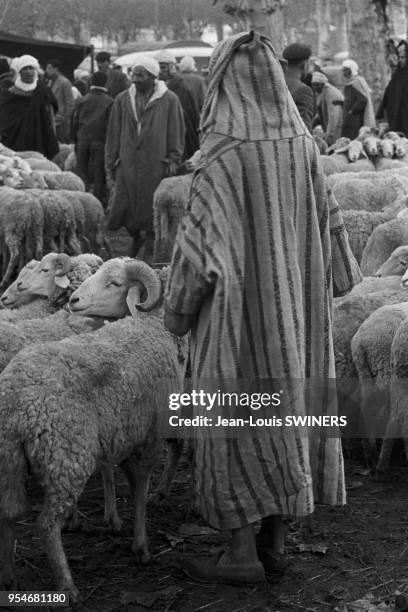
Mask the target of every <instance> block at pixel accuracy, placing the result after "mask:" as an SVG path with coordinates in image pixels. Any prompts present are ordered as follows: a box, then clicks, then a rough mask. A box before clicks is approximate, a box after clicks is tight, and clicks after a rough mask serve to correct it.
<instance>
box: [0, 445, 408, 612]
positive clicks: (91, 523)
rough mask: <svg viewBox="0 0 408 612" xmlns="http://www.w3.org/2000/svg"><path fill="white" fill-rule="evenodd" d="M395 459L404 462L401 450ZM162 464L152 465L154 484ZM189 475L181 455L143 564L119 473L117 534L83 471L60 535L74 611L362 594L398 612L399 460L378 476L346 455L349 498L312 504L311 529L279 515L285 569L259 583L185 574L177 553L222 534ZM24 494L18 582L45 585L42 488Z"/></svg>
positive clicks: (407, 539)
mask: <svg viewBox="0 0 408 612" xmlns="http://www.w3.org/2000/svg"><path fill="white" fill-rule="evenodd" d="M164 460H165V457H163V461H164ZM395 463H396V462H395V460H394V464H395ZM398 463H404V462H403V461H401V458H400V459H399V461H398ZM160 472H161V468H160V467H159V468H158V470H157V471H156V473H155V478H154V479H153V489H154V485H155V483H157V480H158V478H159V476H160ZM189 474H190V470H189V469H188V466H187V465H186V464H185V463H184V465H182V467H181V469H180V470H179V472H178V475H177V478H176V481H175V482H174V484H173V488H172V493H171V496H170V499H169V500H168V502H167V503H166V504H165V505H164V506H163V507H160V506H157V505H153V504H150V505H149V508H148V521H147V525H148V534H149V538H150V543H151V549H152V552H153V555H154V557H153V561H152V562H151V563H150V564H149V565H147V566H144V567H141V566H137V565H136V564H135V562H134V559H133V557H132V553H131V551H130V543H131V536H132V531H131V530H132V508H131V504H130V501H129V498H128V488H127V485H126V483H125V481H124V479H123V477H122V476H121V474H120V473H119V472H118V474H117V497H118V507H119V512H120V516H121V517H122V519H123V521H124V529H123V532H122V533H121V534H120V535H112V534H111V533H109V532H108V531H107V529H106V528H105V526H104V523H103V488H102V482H101V478H100V476H98V475H96V476H95V477H94V478H92V479H91V481H90V482H89V483H88V486H87V488H86V490H85V492H84V494H83V496H82V498H81V501H80V504H79V512H80V520H81V524H80V526H79V528H78V530H76V531H75V532H65V533H64V546H65V550H66V553H67V556H68V559H69V563H70V566H71V570H72V572H73V575H74V579H75V581H76V584H77V586H78V588H79V589H80V590H81V593H82V596H83V601H82V603H81V604H79V605H78V606H77V607H75V610H78V611H81V612H91V611H92V612H96V611H98V612H113V611H117V612H120V611H121V612H149V610H150V611H162V612H198V611H201V610H203V611H205V612H260V611H265V612H278V611H279V612H294V611H296V610H300V611H301V610H309V611H320V610H321V611H325V612H330V611H333V610H335V609H336V608H337V610H339V612H348V611H349V610H350V611H351V610H353V612H354V608H353V607H349V604H350V602H354V601H355V600H358V599H360V598H364V597H365V596H366V595H367V593H369V592H371V593H373V597H375V599H376V600H377V601H378V602H379V603H380V604H382V605H383V607H381V606H380V607H373V608H365V607H363V608H361V612H363V611H364V612H365V610H366V609H369V610H370V612H371V610H372V611H373V612H374V611H376V610H387V611H388V610H390V611H391V610H393V611H394V610H401V612H402V610H404V607H402V608H400V607H397V608H396V607H395V605H394V597H393V596H394V594H395V593H396V591H399V592H400V593H401V594H404V593H405V592H408V571H407V569H408V504H407V486H408V468H407V467H405V466H404V467H400V466H398V465H394V466H393V467H392V470H391V473H390V477H389V479H388V480H387V481H386V482H385V483H377V482H374V481H372V480H371V479H370V477H369V475H368V474H367V473H366V470H364V469H363V468H362V466H361V465H360V464H358V463H357V462H355V461H353V462H351V461H349V462H348V463H347V482H348V487H349V488H348V504H347V505H346V506H344V507H340V508H328V507H318V508H317V512H316V514H315V517H314V520H313V527H312V533H310V531H309V527H308V526H307V525H301V524H299V523H296V522H287V524H286V529H287V537H286V543H287V552H288V555H289V560H290V563H289V567H288V569H287V572H286V574H285V575H284V577H283V579H282V580H281V581H280V582H279V583H275V584H273V583H269V584H262V585H260V586H257V587H234V586H228V585H212V584H206V583H197V582H195V581H193V580H192V579H191V578H189V577H188V576H187V575H185V574H184V573H183V571H182V569H181V562H182V560H183V559H185V558H188V557H195V556H197V555H201V554H203V555H206V554H211V553H213V552H215V551H217V550H219V549H220V546H221V547H222V545H223V544H225V543H226V536H225V534H219V533H218V532H213V531H212V530H210V529H209V528H208V527H206V526H204V525H201V524H200V521H199V519H197V517H194V516H192V515H191V514H190V513H189V511H188V508H189V503H188V499H189V498H188V492H189V486H188V485H189V482H188V481H189ZM30 495H31V500H32V508H31V511H30V512H29V514H28V515H27V516H26V517H25V518H24V520H22V521H21V522H20V523H19V526H18V544H17V557H16V575H17V580H18V586H19V588H20V589H22V590H30V589H32V590H47V589H52V588H53V581H52V575H51V573H50V569H49V566H48V563H47V560H46V557H45V554H44V551H43V548H42V545H41V542H40V540H39V537H38V535H37V532H36V528H35V518H36V516H37V514H38V511H39V510H40V508H41V494H40V492H39V490H38V488H37V487H35V486H34V483H31V487H30ZM401 599H402V600H404V597H402V598H400V600H401ZM388 604H389V605H388ZM0 609H1V608H0ZM24 609H25V608H24ZM27 609H28V608H27ZM31 609H32V608H31ZM37 609H44V610H45V608H37ZM357 609H358V610H360V609H359V608H357Z"/></svg>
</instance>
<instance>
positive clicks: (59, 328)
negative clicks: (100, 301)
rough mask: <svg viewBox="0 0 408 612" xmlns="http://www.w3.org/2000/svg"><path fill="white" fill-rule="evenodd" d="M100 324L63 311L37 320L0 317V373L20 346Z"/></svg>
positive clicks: (65, 335)
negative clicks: (14, 319)
mask: <svg viewBox="0 0 408 612" xmlns="http://www.w3.org/2000/svg"><path fill="white" fill-rule="evenodd" d="M103 324H104V323H103V320H102V319H100V320H98V319H91V318H88V317H78V316H75V315H71V314H70V313H68V312H66V311H65V310H59V311H58V312H56V313H54V314H48V315H47V316H45V317H40V318H38V319H37V318H30V319H23V320H19V321H13V322H11V321H3V320H1V319H0V372H1V371H2V370H4V368H5V367H6V365H7V364H8V363H9V362H10V360H11V359H12V358H13V357H14V356H15V355H17V353H18V352H19V351H20V350H21V349H22V348H23V347H26V346H29V345H31V344H36V343H38V342H47V341H49V340H61V339H62V338H67V337H69V336H72V335H74V334H79V333H83V332H89V331H94V330H95V329H98V328H99V327H101V326H102V325H103Z"/></svg>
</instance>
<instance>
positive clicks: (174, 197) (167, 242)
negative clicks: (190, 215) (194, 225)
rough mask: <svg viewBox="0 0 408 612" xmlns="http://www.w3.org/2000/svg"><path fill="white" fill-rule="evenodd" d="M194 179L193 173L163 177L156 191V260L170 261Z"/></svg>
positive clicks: (154, 220)
mask: <svg viewBox="0 0 408 612" xmlns="http://www.w3.org/2000/svg"><path fill="white" fill-rule="evenodd" d="M192 180H193V175H192V174H184V175H182V176H175V177H171V178H167V179H163V180H162V181H161V183H160V184H159V186H158V187H157V189H156V191H155V192H154V195H153V225H154V235H155V244H154V255H153V259H154V261H161V262H166V261H170V258H171V253H172V250H173V244H174V239H175V237H176V233H177V228H178V225H179V221H180V219H181V218H182V217H183V216H184V214H185V211H186V209H187V204H188V198H189V194H190V189H191V183H192Z"/></svg>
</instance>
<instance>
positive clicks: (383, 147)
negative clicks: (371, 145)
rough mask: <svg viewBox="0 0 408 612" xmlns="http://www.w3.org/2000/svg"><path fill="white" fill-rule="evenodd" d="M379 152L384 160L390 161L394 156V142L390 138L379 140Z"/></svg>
mask: <svg viewBox="0 0 408 612" xmlns="http://www.w3.org/2000/svg"><path fill="white" fill-rule="evenodd" d="M380 151H381V154H382V156H383V157H385V159H391V158H392V157H393V155H394V141H393V140H391V139H390V138H384V139H383V140H381V142H380Z"/></svg>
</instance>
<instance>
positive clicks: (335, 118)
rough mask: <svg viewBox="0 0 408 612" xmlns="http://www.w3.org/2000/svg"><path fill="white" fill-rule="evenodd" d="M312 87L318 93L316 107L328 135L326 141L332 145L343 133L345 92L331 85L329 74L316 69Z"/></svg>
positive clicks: (321, 123) (319, 119)
mask: <svg viewBox="0 0 408 612" xmlns="http://www.w3.org/2000/svg"><path fill="white" fill-rule="evenodd" d="M311 80H312V89H313V91H314V92H315V94H316V95H317V98H316V109H317V114H318V121H319V123H320V125H321V126H322V128H323V131H324V132H325V135H326V142H327V144H329V145H332V144H333V143H334V142H336V140H337V139H338V138H340V134H341V126H342V123H343V102H344V97H343V94H342V93H341V92H340V91H339V90H338V89H336V87H334V86H333V85H330V83H329V79H328V78H327V76H326V75H325V74H324V73H323V72H320V70H315V71H314V72H313V74H312V79H311Z"/></svg>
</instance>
